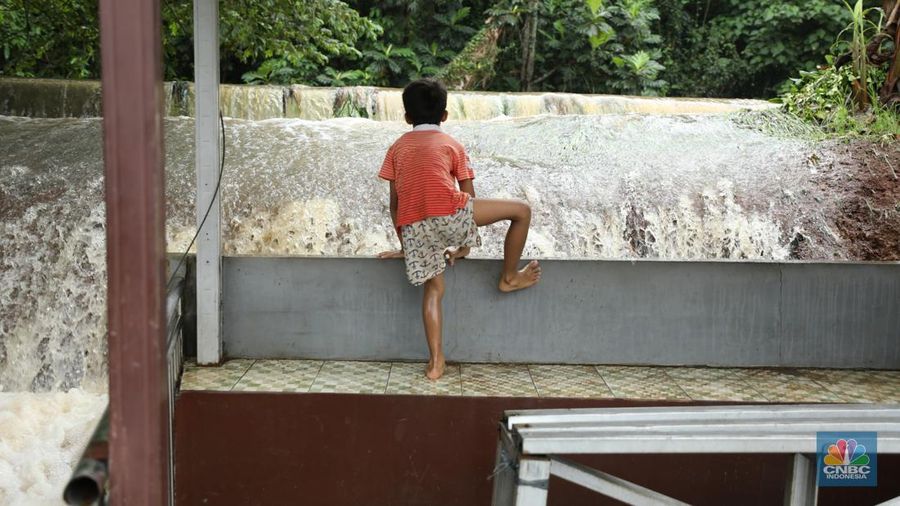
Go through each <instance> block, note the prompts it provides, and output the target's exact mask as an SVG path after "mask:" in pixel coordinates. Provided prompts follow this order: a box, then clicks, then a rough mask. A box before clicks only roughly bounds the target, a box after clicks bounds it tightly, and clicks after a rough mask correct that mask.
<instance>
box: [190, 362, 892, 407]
mask: <svg viewBox="0 0 900 506" xmlns="http://www.w3.org/2000/svg"><path fill="white" fill-rule="evenodd" d="M424 370H425V364H424V363H409V362H352V361H328V360H326V361H322V360H244V359H240V360H230V361H228V362H226V363H225V364H223V365H222V366H219V367H198V366H197V365H195V364H193V363H187V364H185V370H184V375H183V376H182V380H181V381H182V383H181V389H182V390H217V391H252V392H300V393H304V392H336V393H365V394H410V395H468V396H491V397H566V398H596V399H611V398H619V399H647V400H664V399H670V400H717V401H750V402H829V403H832V402H879V403H900V371H858V370H826V369H745V368H712V367H637V366H610V365H597V366H593V365H526V364H448V366H447V371H446V373H445V375H444V377H443V378H441V379H440V380H439V381H429V380H428V379H426V378H425V376H424Z"/></svg>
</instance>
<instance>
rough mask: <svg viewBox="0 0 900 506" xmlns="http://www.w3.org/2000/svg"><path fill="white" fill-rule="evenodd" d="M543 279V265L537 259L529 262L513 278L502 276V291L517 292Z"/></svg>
mask: <svg viewBox="0 0 900 506" xmlns="http://www.w3.org/2000/svg"><path fill="white" fill-rule="evenodd" d="M540 280H541V266H540V264H538V261H537V260H532V261H530V262H528V265H526V266H525V267H523V268H522V269H521V270H519V271H518V272H516V273H515V274H514V275H513V276H512V277H511V278H509V279H507V278H506V277H505V276H503V277H501V278H500V291H501V292H507V293H508V292H515V291H516V290H523V289H525V288H528V287H529V286H532V285H534V284H535V283H537V282H538V281H540Z"/></svg>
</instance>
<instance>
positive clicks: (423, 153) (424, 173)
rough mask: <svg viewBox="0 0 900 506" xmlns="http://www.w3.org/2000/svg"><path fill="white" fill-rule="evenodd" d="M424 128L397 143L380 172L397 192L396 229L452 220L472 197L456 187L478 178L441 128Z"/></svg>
mask: <svg viewBox="0 0 900 506" xmlns="http://www.w3.org/2000/svg"><path fill="white" fill-rule="evenodd" d="M423 126H424V125H419V126H417V127H416V129H414V130H413V131H412V132H407V133H405V134H403V135H402V136H401V137H400V138H399V139H397V141H396V142H394V144H393V145H392V146H391V147H390V148H389V149H388V152H387V155H386V156H385V157H384V163H383V164H382V165H381V170H380V171H379V172H378V177H380V178H382V179H387V180H388V181H394V185H395V187H396V189H397V199H398V208H397V227H402V226H403V225H409V224H410V223H415V222H417V221H421V220H424V219H425V218H429V217H432V216H449V215H451V214H453V213H455V212H456V211H457V210H459V209H462V208H463V207H465V206H466V204H467V203H468V202H469V194H468V193H465V192H462V191H460V190H459V188H457V186H456V182H457V181H465V180H466V179H473V178H474V177H475V173H474V172H473V171H472V168H471V167H470V166H469V157H468V156H467V155H466V150H465V148H463V146H462V144H460V143H459V142H457V141H456V139H454V138H453V137H450V136H449V135H447V134H445V133H443V132H442V131H440V129H439V128H437V127H435V126H431V125H429V126H426V127H425V128H422V127H423ZM429 127H430V128H429Z"/></svg>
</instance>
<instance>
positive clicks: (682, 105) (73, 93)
mask: <svg viewBox="0 0 900 506" xmlns="http://www.w3.org/2000/svg"><path fill="white" fill-rule="evenodd" d="M164 87H165V90H164V94H165V97H166V103H165V111H166V113H167V114H168V115H169V116H193V115H194V85H193V83H189V82H183V81H178V82H168V83H165V84H164ZM219 95H220V97H219V98H220V100H219V103H220V107H221V109H222V114H223V115H224V116H225V117H228V118H237V119H249V120H263V119H274V118H296V119H309V120H322V119H332V118H338V117H363V118H370V119H373V120H376V121H402V120H403V102H402V100H401V90H398V89H392V88H375V87H372V86H350V87H340V88H314V87H309V86H299V85H295V86H247V85H231V84H223V85H221V86H220V88H219ZM771 107H773V105H772V104H768V103H766V102H762V101H759V100H740V99H692V98H653V97H625V96H618V95H578V94H574V93H488V92H467V91H453V92H450V96H449V99H448V103H447V108H448V110H449V112H450V118H451V119H453V120H457V121H461V120H470V121H472V120H476V121H477V120H487V119H493V118H499V117H514V118H519V117H528V116H536V115H540V114H552V115H569V114H590V115H593V114H624V113H644V114H721V113H728V112H734V111H738V110H747V109H753V110H756V109H766V108H771ZM101 114H102V111H101V104H100V83H99V82H98V81H66V80H51V79H17V78H0V115H8V116H28V117H32V118H67V117H74V118H85V117H96V116H101Z"/></svg>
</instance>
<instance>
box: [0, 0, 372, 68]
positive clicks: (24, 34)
mask: <svg viewBox="0 0 900 506" xmlns="http://www.w3.org/2000/svg"><path fill="white" fill-rule="evenodd" d="M219 16H220V33H221V49H220V54H221V56H222V62H221V68H222V73H223V80H224V81H226V82H234V81H238V80H239V78H240V77H241V75H242V74H244V73H245V72H247V71H254V73H252V74H250V75H248V80H249V81H251V82H282V83H284V82H292V81H296V80H302V81H312V80H314V79H315V78H316V77H317V76H318V75H319V73H320V72H321V70H320V69H321V67H323V66H325V65H326V64H327V63H328V62H329V61H330V60H331V59H334V58H347V59H352V58H358V57H360V56H361V53H360V51H359V50H358V49H357V48H356V44H357V43H358V42H359V41H360V39H371V40H374V39H375V38H376V37H377V36H378V35H379V34H380V27H379V26H378V25H377V24H375V23H374V22H372V21H371V20H369V19H366V18H364V17H362V16H360V15H359V13H358V12H357V11H356V10H354V9H352V8H350V7H349V6H348V5H347V4H346V3H344V2H341V1H338V0H221V2H220V3H219ZM192 19H193V5H192V1H191V0H163V2H162V22H163V26H162V38H163V49H164V52H165V60H164V61H165V77H166V78H167V79H190V78H191V77H192V74H193V65H192V61H193V47H192V40H191V37H192V32H193V21H192ZM0 27H2V28H0V45H2V53H0V56H2V59H0V73H2V74H4V75H16V76H26V77H76V78H98V77H99V71H100V62H99V49H98V48H99V25H98V18H97V2H96V0H42V1H40V2H33V1H27V0H0Z"/></svg>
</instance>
